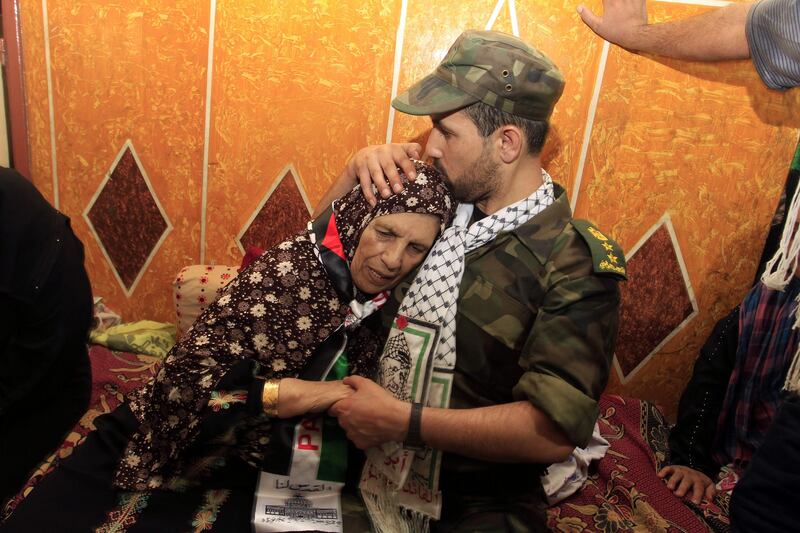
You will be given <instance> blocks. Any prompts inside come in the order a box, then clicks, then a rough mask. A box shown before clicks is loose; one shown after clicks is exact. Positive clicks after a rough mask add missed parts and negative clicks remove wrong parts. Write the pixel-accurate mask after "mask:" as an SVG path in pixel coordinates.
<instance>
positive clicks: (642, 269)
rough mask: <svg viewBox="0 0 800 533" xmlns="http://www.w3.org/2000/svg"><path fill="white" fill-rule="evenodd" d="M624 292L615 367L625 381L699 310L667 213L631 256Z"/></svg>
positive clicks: (622, 286)
mask: <svg viewBox="0 0 800 533" xmlns="http://www.w3.org/2000/svg"><path fill="white" fill-rule="evenodd" d="M620 292H621V297H622V305H621V307H620V328H619V337H618V339H617V346H616V350H615V356H614V366H615V367H616V369H617V373H618V375H619V377H620V380H621V381H622V383H626V382H627V381H629V380H630V379H631V378H632V377H633V376H634V375H635V374H636V372H637V371H638V370H639V369H641V368H642V367H644V366H645V365H646V364H647V362H648V361H649V360H650V358H651V357H652V356H653V355H655V354H656V353H658V351H659V350H660V349H661V347H662V346H664V344H666V343H667V341H669V339H671V338H672V337H673V336H674V335H675V334H676V333H678V331H680V330H681V329H682V328H683V327H684V326H685V325H686V324H687V323H688V322H689V321H690V320H691V319H692V318H694V316H695V315H696V314H697V310H698V309H697V302H696V301H695V298H694V293H693V292H692V286H691V283H690V282H689V277H688V275H687V273H686V266H685V264H684V262H683V257H682V255H681V251H680V246H679V245H678V239H677V237H676V235H675V230H674V228H673V227H672V222H671V221H670V218H669V215H668V214H666V215H664V216H663V217H662V218H661V220H660V221H659V222H658V223H656V225H655V226H653V227H652V228H651V229H650V231H648V232H647V234H645V236H644V237H643V238H642V239H641V240H640V241H639V243H638V244H637V245H636V246H634V247H633V249H632V250H631V252H630V253H629V254H628V282H627V283H621V284H620Z"/></svg>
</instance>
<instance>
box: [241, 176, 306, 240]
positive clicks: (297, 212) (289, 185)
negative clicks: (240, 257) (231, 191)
mask: <svg viewBox="0 0 800 533" xmlns="http://www.w3.org/2000/svg"><path fill="white" fill-rule="evenodd" d="M278 176H279V177H278V179H276V180H275V182H274V183H273V184H272V187H270V189H269V190H268V191H267V193H266V194H265V195H264V198H263V199H262V200H261V202H259V204H258V206H257V207H256V209H255V211H253V214H252V215H250V218H249V219H248V221H247V222H245V224H244V227H242V229H241V231H240V232H239V235H237V236H236V244H237V246H239V249H240V250H241V251H242V253H245V251H246V250H247V248H248V247H249V246H256V247H258V248H261V249H264V250H265V249H267V248H270V247H272V246H274V245H276V244H278V243H279V242H281V241H282V240H283V239H285V238H286V237H287V236H289V235H291V234H293V233H296V232H297V231H299V230H301V229H303V228H304V227H305V225H306V224H307V223H308V219H309V216H310V215H311V204H309V202H308V198H307V197H306V193H305V190H304V189H303V185H302V183H300V178H299V177H298V173H297V170H295V168H294V166H292V165H291V164H289V165H286V167H284V168H283V170H281V172H280V173H279V174H278Z"/></svg>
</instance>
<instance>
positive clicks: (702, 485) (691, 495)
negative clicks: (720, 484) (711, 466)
mask: <svg viewBox="0 0 800 533" xmlns="http://www.w3.org/2000/svg"><path fill="white" fill-rule="evenodd" d="M658 477H660V478H661V479H663V480H664V481H666V483H667V488H668V489H669V490H671V491H672V492H674V493H675V496H677V497H679V498H683V497H686V498H688V499H690V500H691V501H692V503H694V504H696V505H699V504H700V501H701V500H703V499H705V500H708V501H711V499H712V498H713V497H714V494H716V492H717V489H716V487H715V486H714V482H713V481H711V478H709V477H708V476H707V475H705V474H704V473H702V472H699V471H697V470H695V469H693V468H689V467H688V466H682V465H670V466H665V467H664V468H662V469H661V470H659V472H658Z"/></svg>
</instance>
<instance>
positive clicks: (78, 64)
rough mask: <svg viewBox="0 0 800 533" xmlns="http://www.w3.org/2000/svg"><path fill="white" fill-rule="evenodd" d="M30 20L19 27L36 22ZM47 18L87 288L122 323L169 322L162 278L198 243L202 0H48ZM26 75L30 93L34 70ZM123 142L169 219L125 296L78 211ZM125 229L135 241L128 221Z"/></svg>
mask: <svg viewBox="0 0 800 533" xmlns="http://www.w3.org/2000/svg"><path fill="white" fill-rule="evenodd" d="M32 11H33V10H32ZM28 15H29V16H31V18H30V19H28V20H26V19H23V23H24V24H25V26H26V27H35V24H36V20H35V18H34V17H35V15H36V14H35V13H32V12H29V13H27V14H24V16H28ZM48 19H49V32H50V33H49V34H50V53H51V73H52V78H53V95H52V97H53V107H54V110H55V144H56V155H57V172H58V184H59V192H60V196H61V209H62V211H63V212H64V213H66V214H67V215H68V216H70V217H71V218H72V225H73V228H74V229H75V231H76V233H77V234H78V236H79V237H80V238H81V240H82V241H83V243H84V245H85V248H86V265H87V269H88V270H89V272H90V277H91V282H92V287H93V291H94V293H95V295H99V296H103V297H105V298H106V301H107V302H108V303H109V304H110V305H111V306H112V307H114V308H116V309H118V310H119V311H120V312H121V314H122V315H123V318H124V319H126V320H133V319H139V318H144V317H147V318H153V319H160V320H171V319H172V312H171V304H170V302H171V292H170V282H171V280H172V278H173V277H174V275H175V273H176V272H177V271H178V270H179V269H180V268H181V267H182V266H183V265H185V264H186V263H187V262H192V260H193V258H195V257H196V256H197V251H198V250H199V242H198V238H199V232H198V228H199V225H198V214H199V212H200V203H199V198H200V194H199V193H200V188H199V180H198V177H199V176H200V175H201V174H202V146H203V145H202V132H203V105H204V101H203V100H204V99H203V90H202V89H203V87H204V86H205V84H204V82H205V64H206V52H207V45H208V37H207V35H208V32H207V30H208V4H207V3H197V2H189V1H183V2H171V3H169V4H167V3H165V2H156V1H150V2H122V3H116V4H114V5H108V4H107V3H106V2H92V1H76V2H70V3H56V2H51V3H50V4H49V5H48ZM27 38H28V35H27V34H26V36H24V37H23V39H27ZM25 45H26V65H27V64H28V63H32V64H35V63H38V60H39V59H40V58H41V57H43V55H44V54H43V52H44V50H42V49H39V50H38V51H39V52H40V53H35V51H36V50H37V46H42V47H43V45H44V43H43V41H39V42H37V41H34V40H33V39H31V41H27V40H26V41H25ZM34 72H35V73H36V74H35V78H34V77H33V74H34ZM28 80H29V83H31V84H32V87H31V88H32V89H33V91H34V92H33V94H35V95H38V94H39V93H40V91H41V83H42V76H41V75H40V74H39V73H38V72H37V71H32V73H31V75H30V76H29V78H28ZM29 107H30V108H35V109H37V110H38V109H40V108H41V104H40V103H39V101H38V99H37V100H36V101H35V102H32V105H30V106H29ZM37 113H38V111H37ZM37 122H38V121H37ZM42 129H43V128H41V127H39V126H38V125H37V127H36V131H35V132H33V131H32V135H33V136H34V139H35V143H32V144H34V146H35V147H37V149H36V150H35V151H34V160H35V162H36V163H35V164H34V166H33V168H35V169H37V170H36V171H35V172H36V174H37V176H36V179H35V181H36V183H42V182H44V181H46V179H47V178H46V177H45V176H44V175H43V174H45V172H46V167H45V166H44V163H43V160H42V158H43V157H44V156H45V151H44V150H43V149H40V148H38V146H39V145H40V144H42V139H41V138H39V136H40V135H42V131H41V130H42ZM48 129H49V120H48ZM47 139H48V141H49V132H48V137H47ZM126 139H131V140H132V142H133V146H134V147H135V149H136V151H137V152H138V155H139V158H140V159H141V162H142V165H143V166H144V169H145V171H146V172H147V174H148V175H149V178H150V181H151V182H152V185H153V187H154V189H155V192H156V195H157V196H158V198H159V200H160V202H161V204H162V205H163V207H164V209H165V211H166V213H167V216H168V217H169V218H170V219H171V221H172V223H173V225H174V229H173V231H172V232H171V233H170V234H169V235H168V236H167V238H166V241H165V242H164V244H163V246H162V247H161V248H160V249H159V250H158V251H157V252H156V254H155V256H154V258H153V260H152V262H151V263H150V264H149V267H148V269H147V272H146V273H145V274H144V276H143V277H142V279H141V281H140V282H139V284H138V285H137V286H136V288H135V291H134V293H133V295H132V297H131V298H128V297H126V295H125V293H124V291H123V290H122V288H121V287H120V284H119V283H118V282H117V280H116V278H115V277H114V275H113V272H112V270H111V266H110V264H109V262H108V261H107V260H106V258H105V257H104V256H103V254H102V252H101V250H100V246H99V244H98V242H97V240H96V239H95V238H94V236H93V235H92V233H91V232H90V230H89V227H88V226H87V224H86V222H85V221H84V219H83V218H82V216H81V215H82V213H83V211H84V210H85V209H86V207H87V205H88V204H89V202H90V201H91V199H92V197H93V195H94V194H95V191H96V190H97V188H98V187H99V185H100V184H101V182H102V181H103V178H104V176H105V174H106V172H107V171H108V170H109V169H110V166H111V164H112V162H113V161H114V158H115V157H116V155H117V153H118V151H119V150H120V148H121V147H122V145H123V143H124V142H125V140H126ZM48 144H49V142H48ZM47 156H48V158H49V153H47ZM51 170H52V169H51ZM125 231H128V232H129V235H130V238H131V239H135V238H136V237H137V232H136V228H135V227H130V228H126V229H125Z"/></svg>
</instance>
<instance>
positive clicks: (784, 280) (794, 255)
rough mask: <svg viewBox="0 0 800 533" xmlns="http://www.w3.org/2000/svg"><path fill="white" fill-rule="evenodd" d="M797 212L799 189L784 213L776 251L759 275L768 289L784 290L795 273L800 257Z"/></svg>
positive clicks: (799, 188) (799, 206) (799, 198)
mask: <svg viewBox="0 0 800 533" xmlns="http://www.w3.org/2000/svg"><path fill="white" fill-rule="evenodd" d="M798 211H800V187H798V188H797V189H796V190H795V192H794V196H793V197H792V201H791V203H790V204H789V209H788V210H787V211H786V224H785V225H784V227H783V234H782V235H781V241H780V245H779V246H778V250H777V251H776V252H775V255H774V256H772V259H770V260H769V262H768V263H767V266H766V268H765V269H764V273H763V274H762V275H761V281H762V282H763V283H764V285H766V286H767V287H768V288H770V289H773V290H779V291H782V290H784V289H785V288H786V285H788V284H789V282H790V281H791V280H792V278H793V277H794V275H795V272H796V271H797V265H798V257H799V256H800V235H799V234H798V232H797V231H796V230H797V216H798Z"/></svg>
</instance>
